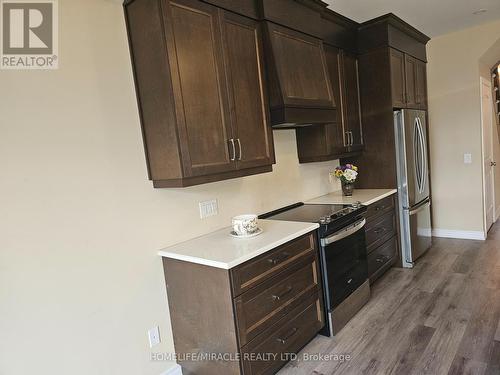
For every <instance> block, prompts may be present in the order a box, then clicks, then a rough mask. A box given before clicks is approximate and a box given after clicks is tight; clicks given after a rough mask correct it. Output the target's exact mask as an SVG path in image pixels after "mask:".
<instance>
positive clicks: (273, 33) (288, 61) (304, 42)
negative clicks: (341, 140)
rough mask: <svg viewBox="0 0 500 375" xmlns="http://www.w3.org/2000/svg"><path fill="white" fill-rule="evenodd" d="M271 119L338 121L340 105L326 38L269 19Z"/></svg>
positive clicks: (279, 122)
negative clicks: (329, 72) (337, 111)
mask: <svg viewBox="0 0 500 375" xmlns="http://www.w3.org/2000/svg"><path fill="white" fill-rule="evenodd" d="M266 29H267V33H266V37H267V39H266V47H267V48H266V58H267V60H266V62H267V69H268V76H269V85H270V104H271V122H272V124H273V126H276V127H292V126H295V125H296V124H300V125H304V124H306V125H307V124H315V123H325V122H329V121H334V120H335V117H336V111H335V108H336V106H337V104H336V102H335V99H334V97H333V92H332V86H331V81H330V77H329V74H328V69H327V66H326V61H325V52H324V48H323V42H322V41H321V40H320V39H317V38H314V37H312V36H309V35H306V34H303V33H300V32H297V31H295V30H292V29H289V28H287V27H283V26H280V25H277V24H274V23H272V22H266Z"/></svg>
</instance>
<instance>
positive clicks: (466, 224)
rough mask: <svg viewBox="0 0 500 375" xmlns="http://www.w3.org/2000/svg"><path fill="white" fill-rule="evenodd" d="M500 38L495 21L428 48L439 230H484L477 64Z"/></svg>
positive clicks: (442, 38) (435, 215) (435, 210)
mask: <svg viewBox="0 0 500 375" xmlns="http://www.w3.org/2000/svg"><path fill="white" fill-rule="evenodd" d="M499 33H500V22H494V23H489V24H486V25H482V26H479V27H474V28H470V29H466V30H462V31H459V32H455V33H451V34H447V35H444V36H440V37H436V38H434V39H432V40H431V41H430V42H429V44H428V60H429V63H428V88H429V117H430V119H429V120H430V143H431V150H430V152H431V166H432V175H431V178H432V196H433V225H434V228H437V229H445V230H460V231H482V230H483V200H482V161H481V128H480V118H481V117H480V116H481V111H480V96H479V60H480V58H481V56H482V55H483V54H484V53H485V52H486V51H487V50H488V49H489V48H490V47H491V46H492V45H493V43H494V42H495V41H496V40H497V39H498V35H500V34H499ZM499 58H500V56H499ZM464 153H472V164H464V163H463V154H464Z"/></svg>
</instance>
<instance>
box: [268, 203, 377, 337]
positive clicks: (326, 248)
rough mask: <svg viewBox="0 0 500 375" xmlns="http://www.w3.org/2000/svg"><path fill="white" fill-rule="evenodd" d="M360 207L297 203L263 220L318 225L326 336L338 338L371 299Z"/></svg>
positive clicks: (269, 214)
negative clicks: (337, 334) (314, 223)
mask: <svg viewBox="0 0 500 375" xmlns="http://www.w3.org/2000/svg"><path fill="white" fill-rule="evenodd" d="M365 212H366V207H365V206H362V205H360V204H358V205H352V206H351V205H328V204H325V205H322V204H304V203H296V204H294V205H291V206H287V207H284V208H282V209H279V210H276V211H272V212H269V213H267V214H264V215H261V216H260V218H261V219H270V220H285V221H303V222H317V223H319V224H320V227H319V229H318V241H319V244H318V245H319V249H320V262H321V269H322V281H323V295H324V299H325V318H326V319H325V321H326V322H327V324H326V326H325V329H324V330H323V331H322V332H321V333H322V334H324V335H326V336H332V335H334V334H336V333H337V332H338V331H339V330H340V329H341V328H342V327H343V326H344V325H345V324H346V323H347V321H348V320H349V319H350V317H352V316H353V315H354V314H356V312H357V311H358V310H359V309H360V308H361V307H362V306H363V305H364V304H365V303H366V301H367V300H368V298H369V296H370V287H369V283H368V269H367V254H366V241H365V229H364V226H365V223H366V220H365V218H364V216H363V215H364V213H365Z"/></svg>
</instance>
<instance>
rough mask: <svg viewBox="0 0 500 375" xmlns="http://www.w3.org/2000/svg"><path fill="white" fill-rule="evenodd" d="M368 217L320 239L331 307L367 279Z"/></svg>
mask: <svg viewBox="0 0 500 375" xmlns="http://www.w3.org/2000/svg"><path fill="white" fill-rule="evenodd" d="M365 224H366V219H364V218H360V219H359V220H357V221H356V222H354V223H353V224H351V225H349V226H348V227H346V228H344V229H342V230H340V231H338V232H335V233H333V234H331V235H329V236H328V237H325V238H322V239H321V251H322V253H323V259H324V260H325V262H324V272H325V275H324V279H325V286H326V289H327V291H326V293H325V294H326V297H327V307H328V310H329V311H331V310H333V309H334V308H335V307H336V306H338V305H339V304H340V303H341V302H342V301H343V300H345V299H346V298H347V297H348V296H349V295H350V294H351V293H352V292H354V291H355V290H356V289H358V287H360V286H361V285H362V284H363V283H364V282H365V281H366V280H367V279H368V264H367V254H366V240H365Z"/></svg>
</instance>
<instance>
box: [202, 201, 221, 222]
mask: <svg viewBox="0 0 500 375" xmlns="http://www.w3.org/2000/svg"><path fill="white" fill-rule="evenodd" d="M199 206H200V218H201V219H204V218H206V217H209V216H215V215H218V214H219V207H218V204H217V199H212V200H209V201H204V202H200V203H199Z"/></svg>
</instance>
